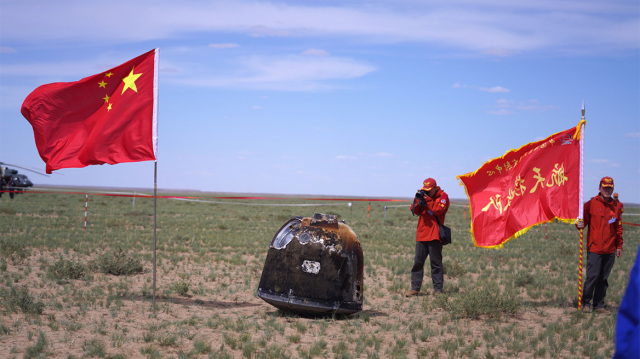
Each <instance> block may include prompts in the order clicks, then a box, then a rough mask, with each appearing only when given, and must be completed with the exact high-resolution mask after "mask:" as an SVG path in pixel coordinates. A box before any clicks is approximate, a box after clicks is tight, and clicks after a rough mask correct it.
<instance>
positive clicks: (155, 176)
mask: <svg viewBox="0 0 640 359" xmlns="http://www.w3.org/2000/svg"><path fill="white" fill-rule="evenodd" d="M157 193H158V161H154V162H153V302H152V305H153V316H154V317H155V316H156V213H157V211H156V203H157V200H158V196H157Z"/></svg>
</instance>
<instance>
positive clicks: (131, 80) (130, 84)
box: [122, 68, 142, 93]
mask: <svg viewBox="0 0 640 359" xmlns="http://www.w3.org/2000/svg"><path fill="white" fill-rule="evenodd" d="M133 70H134V69H133V68H132V69H131V72H130V73H129V76H127V77H125V78H123V79H122V82H124V88H123V89H122V93H124V92H125V91H126V90H127V89H128V88H130V89H132V90H133V91H135V92H138V88H137V87H136V80H137V79H138V77H140V76H141V75H142V73H139V74H134V73H133Z"/></svg>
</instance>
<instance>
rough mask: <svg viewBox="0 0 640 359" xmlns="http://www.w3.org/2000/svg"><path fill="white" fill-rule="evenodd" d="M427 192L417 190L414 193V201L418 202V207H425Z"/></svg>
mask: <svg viewBox="0 0 640 359" xmlns="http://www.w3.org/2000/svg"><path fill="white" fill-rule="evenodd" d="M426 197H427V191H425V190H419V191H418V192H416V199H417V200H418V205H419V206H421V207H425V206H426V205H427V200H426Z"/></svg>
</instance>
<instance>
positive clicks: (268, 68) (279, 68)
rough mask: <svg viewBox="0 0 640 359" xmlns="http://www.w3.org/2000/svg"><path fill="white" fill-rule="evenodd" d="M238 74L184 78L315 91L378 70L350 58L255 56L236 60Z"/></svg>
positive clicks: (212, 83)
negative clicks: (331, 83)
mask: <svg viewBox="0 0 640 359" xmlns="http://www.w3.org/2000/svg"><path fill="white" fill-rule="evenodd" d="M236 64H237V66H239V68H238V69H237V73H238V75H234V76H226V77H220V76H217V77H216V76H210V77H207V76H206V75H203V74H198V76H197V77H193V78H190V79H188V78H186V79H183V80H180V82H182V83H187V84H190V85H196V86H210V87H237V88H256V89H271V90H282V91H314V90H326V89H330V88H332V85H330V84H328V83H327V82H331V81H335V80H349V79H355V78H359V77H362V76H365V75H367V74H368V73H370V72H372V71H375V70H376V68H375V67H374V66H371V65H368V64H366V63H363V62H359V61H356V60H353V59H350V58H338V57H331V56H326V57H316V56H303V55H293V56H269V57H267V56H252V57H247V58H243V59H239V60H237V61H236Z"/></svg>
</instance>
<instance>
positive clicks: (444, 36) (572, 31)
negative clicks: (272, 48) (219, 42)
mask: <svg viewBox="0 0 640 359" xmlns="http://www.w3.org/2000/svg"><path fill="white" fill-rule="evenodd" d="M336 4H338V5H336ZM35 5H37V6H35ZM2 7H3V11H2V12H1V13H0V23H1V24H2V25H1V26H2V28H1V30H2V34H3V41H5V42H7V43H9V42H11V43H13V42H18V41H28V42H33V43H51V42H54V41H74V42H75V43H78V44H80V43H83V42H84V43H101V44H121V43H139V42H142V41H149V40H158V39H167V38H178V37H179V36H181V35H183V34H185V33H194V32H201V33H205V32H225V33H235V34H244V35H251V36H280V37H283V36H287V37H301V36H305V37H321V36H324V37H326V36H329V37H334V38H342V37H353V38H359V39H362V40H364V41H367V42H385V43H402V42H416V43H429V44H435V45H442V46H446V47H447V48H453V49H462V50H467V51H472V52H477V53H481V54H488V55H491V56H509V55H511V54H517V53H522V52H526V51H545V52H547V53H548V52H549V51H555V52H558V53H570V52H578V51H582V52H589V53H594V54H597V53H600V52H602V51H606V50H609V51H616V50H622V51H624V50H629V49H638V44H639V43H640V34H639V33H640V32H639V31H638V29H639V28H640V18H639V17H638V16H637V15H638V10H637V4H635V3H634V2H632V1H629V2H618V3H613V4H611V3H610V2H602V1H598V0H584V1H576V0H568V1H551V0H542V1H536V2H517V1H510V2H505V1H495V0H477V1H468V0H457V1H438V0H436V1H428V2H424V3H422V2H411V3H410V5H407V3H404V2H397V3H396V2H390V1H389V2H386V1H385V2H378V3H376V4H375V5H374V6H362V5H360V3H357V2H349V1H347V2H344V3H334V4H333V5H325V4H324V3H323V4H321V5H318V6H314V5H307V4H304V5H298V4H295V5H292V4H289V3H286V2H277V1H274V2H256V1H248V0H247V1H243V0H233V1H231V0H227V1H224V0H223V1H215V2H202V1H196V0H191V1H189V0H186V1H181V2H175V1H172V0H156V1H152V0H141V1H135V2H132V1H126V0H113V1H109V2H108V3H96V2H78V1H74V0H59V1H47V2H42V1H39V2H34V1H29V0H24V1H13V2H3V4H2ZM113 14H117V19H118V24H119V25H114V22H113V19H114V15H113ZM140 14H145V15H144V16H140ZM121 24H126V26H121Z"/></svg>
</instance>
